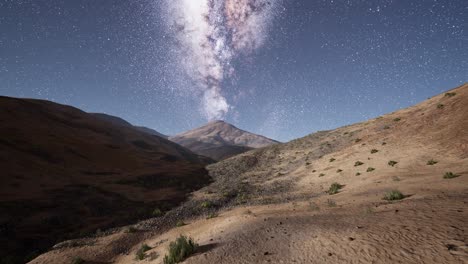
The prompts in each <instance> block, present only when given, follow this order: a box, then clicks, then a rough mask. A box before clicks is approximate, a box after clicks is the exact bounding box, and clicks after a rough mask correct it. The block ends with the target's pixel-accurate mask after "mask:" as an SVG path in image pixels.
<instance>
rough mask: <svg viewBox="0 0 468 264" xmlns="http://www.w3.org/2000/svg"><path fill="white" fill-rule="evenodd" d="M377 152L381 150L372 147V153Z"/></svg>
mask: <svg viewBox="0 0 468 264" xmlns="http://www.w3.org/2000/svg"><path fill="white" fill-rule="evenodd" d="M377 152H379V150H377V149H372V150H371V151H370V153H371V154H374V153H377Z"/></svg>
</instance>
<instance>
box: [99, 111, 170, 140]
mask: <svg viewBox="0 0 468 264" xmlns="http://www.w3.org/2000/svg"><path fill="white" fill-rule="evenodd" d="M91 114H92V115H94V116H95V117H97V118H100V119H101V120H104V121H106V122H110V123H112V124H113V125H120V126H127V127H134V128H135V129H137V130H140V131H142V132H145V133H148V134H150V135H155V136H159V137H162V138H168V136H166V135H164V134H161V133H159V132H158V131H156V130H154V129H151V128H148V127H144V126H134V125H132V124H130V122H128V121H126V120H124V119H122V118H120V117H117V116H112V115H108V114H103V113H91Z"/></svg>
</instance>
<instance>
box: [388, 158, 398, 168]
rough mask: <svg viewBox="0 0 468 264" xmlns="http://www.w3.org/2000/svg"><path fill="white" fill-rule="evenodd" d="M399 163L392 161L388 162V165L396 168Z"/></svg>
mask: <svg viewBox="0 0 468 264" xmlns="http://www.w3.org/2000/svg"><path fill="white" fill-rule="evenodd" d="M397 163H398V162H397V161H394V160H391V161H389V162H388V165H389V166H392V167H394V166H395V165H396V164H397Z"/></svg>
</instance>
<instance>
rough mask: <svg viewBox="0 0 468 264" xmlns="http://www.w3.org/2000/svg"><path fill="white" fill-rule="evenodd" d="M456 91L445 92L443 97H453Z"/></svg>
mask: <svg viewBox="0 0 468 264" xmlns="http://www.w3.org/2000/svg"><path fill="white" fill-rule="evenodd" d="M455 95H457V93H445V97H454V96H455Z"/></svg>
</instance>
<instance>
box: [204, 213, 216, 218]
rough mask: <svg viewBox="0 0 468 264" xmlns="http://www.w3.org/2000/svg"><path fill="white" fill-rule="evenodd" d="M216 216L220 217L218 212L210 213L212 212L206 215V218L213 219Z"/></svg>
mask: <svg viewBox="0 0 468 264" xmlns="http://www.w3.org/2000/svg"><path fill="white" fill-rule="evenodd" d="M216 217H218V214H216V213H210V214H209V215H208V216H207V217H206V219H211V218H216Z"/></svg>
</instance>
